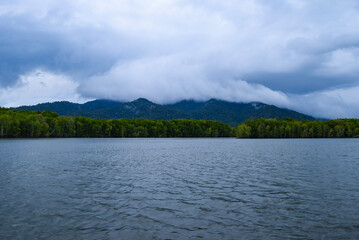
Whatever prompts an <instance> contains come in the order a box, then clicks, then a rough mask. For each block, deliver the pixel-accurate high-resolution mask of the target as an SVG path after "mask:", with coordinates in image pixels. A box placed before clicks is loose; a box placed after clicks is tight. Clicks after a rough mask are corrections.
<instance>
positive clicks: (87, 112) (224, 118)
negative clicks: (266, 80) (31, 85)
mask: <svg viewBox="0 0 359 240" xmlns="http://www.w3.org/2000/svg"><path fill="white" fill-rule="evenodd" d="M16 109H21V110H31V111H35V110H38V111H44V110H50V111H53V112H57V113H58V114H60V115H64V116H84V117H92V118H105V119H118V118H130V119H131V118H145V119H156V120H159V119H162V120H171V119H180V118H182V119H190V118H191V119H205V120H216V121H220V122H223V123H227V124H229V125H231V126H237V125H238V123H240V122H244V121H245V120H247V119H257V118H260V117H264V118H275V117H278V118H280V119H285V118H287V117H289V118H293V119H298V120H313V119H314V118H313V117H311V116H308V115H305V114H301V113H298V112H295V111H292V110H289V109H284V108H278V107H276V106H273V105H268V104H264V103H259V102H252V103H234V102H226V101H222V100H217V99H211V100H209V101H206V102H196V101H192V100H184V101H181V102H178V103H175V104H167V105H160V104H156V103H153V102H151V101H149V100H147V99H144V98H139V99H137V100H135V101H132V102H117V101H112V100H94V101H90V102H87V103H84V104H78V103H71V102H65V101H63V102H54V103H42V104H38V105H34V106H21V107H18V108H16Z"/></svg>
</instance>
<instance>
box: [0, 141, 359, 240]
mask: <svg viewBox="0 0 359 240" xmlns="http://www.w3.org/2000/svg"><path fill="white" fill-rule="evenodd" d="M0 239H61V240H62V239H359V139H297V140H294V139H287V140H238V139H40V140H1V141H0Z"/></svg>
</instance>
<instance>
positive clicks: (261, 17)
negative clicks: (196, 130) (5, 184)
mask: <svg viewBox="0 0 359 240" xmlns="http://www.w3.org/2000/svg"><path fill="white" fill-rule="evenodd" d="M358 25H359V7H358V3H357V1H356V0H343V1H336V2H333V3H331V4H328V2H327V1H325V0H318V1H309V0H302V1H299V0H273V1H266V0H241V1H235V0H228V1H219V0H208V1H199V0H191V1H190V0H174V1H163V0H154V1H143V0H141V1H140V0H131V1H130V0H108V1H98V0H87V1H83V0H71V1H70V0H62V1H59V0H48V1H46V2H44V1H40V0H25V1H24V0H22V1H20V0H13V1H3V2H1V3H0V36H2V37H0V89H2V90H1V91H2V92H3V94H6V92H7V91H10V90H9V89H13V91H15V90H14V89H16V88H18V86H20V85H19V84H21V82H22V81H23V78H24V76H32V74H33V72H34V71H35V70H36V69H42V71H43V72H44V73H46V74H47V75H48V76H63V77H64V76H66V78H67V79H71V80H70V81H72V82H73V83H74V84H76V85H77V86H78V88H77V93H78V94H80V96H81V97H83V98H112V99H119V100H131V99H135V98H137V97H147V98H149V99H152V100H154V101H158V102H161V103H164V102H173V101H177V100H181V99H183V98H186V99H189V98H192V99H198V100H200V99H208V98H213V97H216V98H221V99H226V100H233V101H263V102H266V103H271V104H276V105H279V106H291V107H293V108H295V109H303V111H305V112H306V113H309V114H312V115H315V114H316V113H318V112H320V111H319V110H321V109H319V108H320V107H324V106H329V105H330V104H332V99H333V97H324V96H326V95H325V94H324V93H329V92H330V93H331V94H334V93H333V92H332V91H337V92H341V91H343V89H356V86H357V84H358V77H359V70H358V56H359V53H358V49H359V28H358ZM335 89H337V90H335ZM71 91H72V90H71ZM75 91H76V90H75ZM348 91H349V90H348ZM334 95H335V94H334ZM334 95H333V96H334ZM56 96H57V95H56V94H55V97H56ZM314 96H315V97H314ZM319 96H320V97H319ZM55 97H54V99H55ZM294 97H295V98H297V99H301V100H300V101H299V100H298V101H297V100H295V99H293V98H294ZM312 98H313V99H317V100H318V101H319V100H320V101H323V102H322V103H321V104H315V106H317V108H318V109H317V110H318V111H317V110H315V109H312V106H313V105H310V104H309V103H308V104H309V105H308V108H306V109H310V110H311V112H308V111H307V110H306V109H304V108H303V106H304V105H303V104H302V102H303V101H304V100H305V99H312ZM353 99H354V96H353ZM325 101H326V102H325ZM338 101H339V102H340V101H342V103H341V104H337V106H338V108H339V107H341V108H342V109H343V114H344V115H343V116H345V113H346V114H348V116H349V115H350V114H352V113H350V112H348V111H347V110H344V109H348V108H347V107H348V106H351V105H350V103H349V101H348V100H347V99H344V100H343V99H342V100H338ZM304 102H305V101H304ZM308 102H309V100H308ZM6 104H8V105H11V104H12V103H11V102H7V103H6ZM348 104H349V105H348ZM330 109H331V108H330ZM332 111H333V114H332V113H328V114H327V115H328V116H334V115H335V113H336V112H338V113H339V112H340V111H336V110H335V109H333V110H332ZM356 111H357V112H359V110H356ZM324 112H325V111H324ZM341 116H342V115H341ZM350 116H351V115H350Z"/></svg>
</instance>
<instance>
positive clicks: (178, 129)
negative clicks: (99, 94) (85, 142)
mask: <svg viewBox="0 0 359 240" xmlns="http://www.w3.org/2000/svg"><path fill="white" fill-rule="evenodd" d="M233 136H235V130H234V129H233V128H232V127H230V126H228V125H226V124H223V123H220V122H216V121H207V120H189V119H177V120H170V121H165V120H145V119H118V120H107V119H92V118H85V117H64V116H59V115H58V114H57V113H54V112H50V111H43V112H40V111H22V110H11V109H5V108H0V137H7V138H12V137H233Z"/></svg>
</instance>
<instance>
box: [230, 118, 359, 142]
mask: <svg viewBox="0 0 359 240" xmlns="http://www.w3.org/2000/svg"><path fill="white" fill-rule="evenodd" d="M236 134H237V137H238V138H353V137H359V119H336V120H329V121H300V120H294V119H291V118H287V119H285V120H279V119H278V118H274V119H264V118H259V119H257V120H247V121H246V122H244V123H242V124H239V125H238V127H237V130H236Z"/></svg>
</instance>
